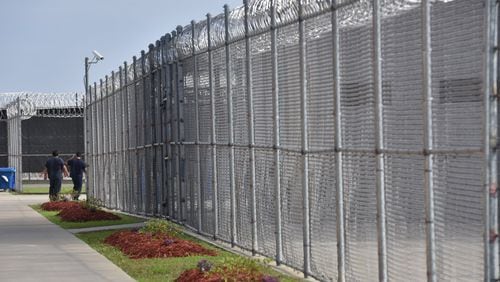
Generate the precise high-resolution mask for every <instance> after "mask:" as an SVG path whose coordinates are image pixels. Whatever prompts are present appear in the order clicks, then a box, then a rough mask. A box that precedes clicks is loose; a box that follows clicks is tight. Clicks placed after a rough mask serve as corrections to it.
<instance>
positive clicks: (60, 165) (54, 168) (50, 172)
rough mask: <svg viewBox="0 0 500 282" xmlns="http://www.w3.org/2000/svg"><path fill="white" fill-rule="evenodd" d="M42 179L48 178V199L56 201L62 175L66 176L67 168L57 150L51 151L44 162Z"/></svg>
mask: <svg viewBox="0 0 500 282" xmlns="http://www.w3.org/2000/svg"><path fill="white" fill-rule="evenodd" d="M43 174H44V179H47V177H48V178H49V181H50V187H49V199H50V201H57V200H58V198H59V192H61V185H62V179H63V175H64V176H65V177H67V176H68V170H67V169H66V166H65V165H64V161H63V160H62V159H61V158H60V157H59V153H58V152H57V150H55V151H53V152H52V157H50V158H49V159H48V160H47V162H46V163H45V169H44V171H43Z"/></svg>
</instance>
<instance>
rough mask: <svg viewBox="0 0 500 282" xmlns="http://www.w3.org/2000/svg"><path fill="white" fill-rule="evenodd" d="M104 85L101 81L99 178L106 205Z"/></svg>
mask: <svg viewBox="0 0 500 282" xmlns="http://www.w3.org/2000/svg"><path fill="white" fill-rule="evenodd" d="M103 85H104V82H103V80H102V79H100V80H99V89H100V92H99V94H100V96H101V99H100V101H99V103H100V104H101V124H100V129H101V152H100V156H99V158H100V165H99V167H100V168H101V169H100V171H101V173H100V174H101V175H100V177H99V182H100V183H99V185H98V187H99V190H100V193H99V194H100V197H99V199H100V200H102V201H103V203H105V201H104V200H105V198H106V197H105V195H106V185H105V179H106V167H105V165H106V164H105V163H104V159H105V158H104V154H105V151H106V150H105V148H106V147H105V144H106V143H105V142H106V138H105V131H104V121H105V120H104V114H105V113H106V111H105V110H104V94H103V93H104V91H103Z"/></svg>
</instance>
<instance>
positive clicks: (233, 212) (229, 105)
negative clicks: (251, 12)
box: [224, 5, 238, 247]
mask: <svg viewBox="0 0 500 282" xmlns="http://www.w3.org/2000/svg"><path fill="white" fill-rule="evenodd" d="M224 30H225V33H224V39H225V46H226V92H227V93H226V95H227V115H228V130H229V144H228V146H229V183H230V185H231V246H233V247H234V246H236V244H237V238H238V236H237V225H236V187H235V183H234V127H233V93H232V85H231V77H232V73H231V51H230V42H229V40H230V36H229V6H228V5H224Z"/></svg>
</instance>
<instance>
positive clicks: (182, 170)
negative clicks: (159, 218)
mask: <svg viewBox="0 0 500 282" xmlns="http://www.w3.org/2000/svg"><path fill="white" fill-rule="evenodd" d="M180 34H182V26H177V35H178V36H180ZM176 76H177V83H176V86H177V114H178V121H179V127H178V128H177V129H178V138H179V147H178V150H179V151H178V153H179V171H178V172H179V181H180V186H179V211H180V221H181V222H183V221H185V219H186V218H185V213H184V212H185V211H184V205H183V203H185V198H184V197H182V196H183V194H182V193H185V192H186V179H185V178H186V166H185V156H184V141H185V140H184V112H183V106H182V105H184V74H183V68H182V63H181V62H180V61H178V60H177V68H176Z"/></svg>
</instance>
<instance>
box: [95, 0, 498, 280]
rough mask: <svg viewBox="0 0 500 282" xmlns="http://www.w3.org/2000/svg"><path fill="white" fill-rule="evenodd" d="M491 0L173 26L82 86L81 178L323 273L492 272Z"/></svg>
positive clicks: (492, 275)
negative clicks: (85, 175)
mask: <svg viewBox="0 0 500 282" xmlns="http://www.w3.org/2000/svg"><path fill="white" fill-rule="evenodd" d="M497 5H498V4H497V3H496V1H492V0H454V1H431V0H423V1H389V0H373V1H364V0H363V1H347V0H345V1H344V0H338V1H333V0H332V1H327V0H325V1H321V0H318V1H305V0H297V1H283V0H274V1H266V0H253V1H244V3H243V6H241V7H238V8H236V9H234V10H229V8H228V7H227V6H225V11H224V14H220V15H217V16H215V17H212V16H211V15H207V17H206V19H204V20H202V21H200V22H194V21H193V22H191V24H189V25H186V26H184V27H183V26H179V27H177V29H176V30H175V31H173V32H172V33H171V34H167V35H165V36H164V37H162V38H161V40H159V41H158V42H156V44H151V45H150V46H149V49H148V51H147V52H145V51H143V52H141V56H140V57H139V58H136V57H134V58H133V61H132V63H130V64H127V63H124V65H123V66H122V67H120V68H119V70H118V72H113V73H112V74H111V76H110V77H106V78H105V79H104V80H101V81H100V83H99V84H97V83H96V84H94V86H93V87H91V88H90V90H89V93H88V95H87V99H88V101H89V102H88V103H87V109H86V114H87V118H88V122H87V123H88V124H87V126H88V127H89V126H90V129H89V132H90V133H89V134H87V138H88V141H89V143H90V144H92V145H91V146H90V149H89V150H90V152H91V156H90V160H91V161H90V162H91V165H92V168H91V172H92V176H93V178H92V179H91V181H90V182H89V185H90V188H89V193H91V196H93V197H97V198H99V199H101V200H103V202H104V203H105V204H106V206H108V207H111V208H117V209H121V210H124V211H127V212H131V213H136V214H146V215H151V216H161V217H167V218H168V219H170V220H172V221H175V222H178V223H180V224H183V225H185V226H186V227H188V228H190V229H192V230H194V231H196V232H198V233H200V234H203V235H205V236H208V237H211V238H214V239H217V240H221V241H224V242H227V243H231V244H232V245H233V246H238V247H241V248H243V249H247V250H248V251H251V252H252V253H253V254H263V255H265V256H269V257H273V258H275V259H276V261H277V263H278V264H286V265H289V266H292V267H294V268H296V269H300V270H302V271H303V272H304V274H305V275H306V276H313V277H316V278H318V279H320V280H325V281H327V280H328V281H329V280H340V281H346V280H348V281H374V280H379V281H388V280H395V281H406V280H414V281H422V280H428V281H436V280H451V281H455V280H461V279H465V280H482V279H484V280H488V281H489V280H490V279H498V278H499V277H498V276H499V273H498V267H499V265H498V237H497V234H498V230H497V229H498V226H497V224H496V221H497V220H498V216H497V210H496V209H497V208H498V204H497V203H496V201H495V197H496V193H497V190H496V178H497V176H496V174H497V169H496V161H497V158H496V149H495V148H496V125H497V120H496V119H497V111H496V106H497V102H496V99H497V97H496V96H495V95H496V93H495V92H494V91H496V86H495V85H496V75H497V70H496V56H497V54H496V52H497V51H496V49H495V48H494V46H495V41H496V40H497V39H498V36H497V27H496V23H497ZM335 254H337V255H335ZM410 262H411V263H410Z"/></svg>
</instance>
